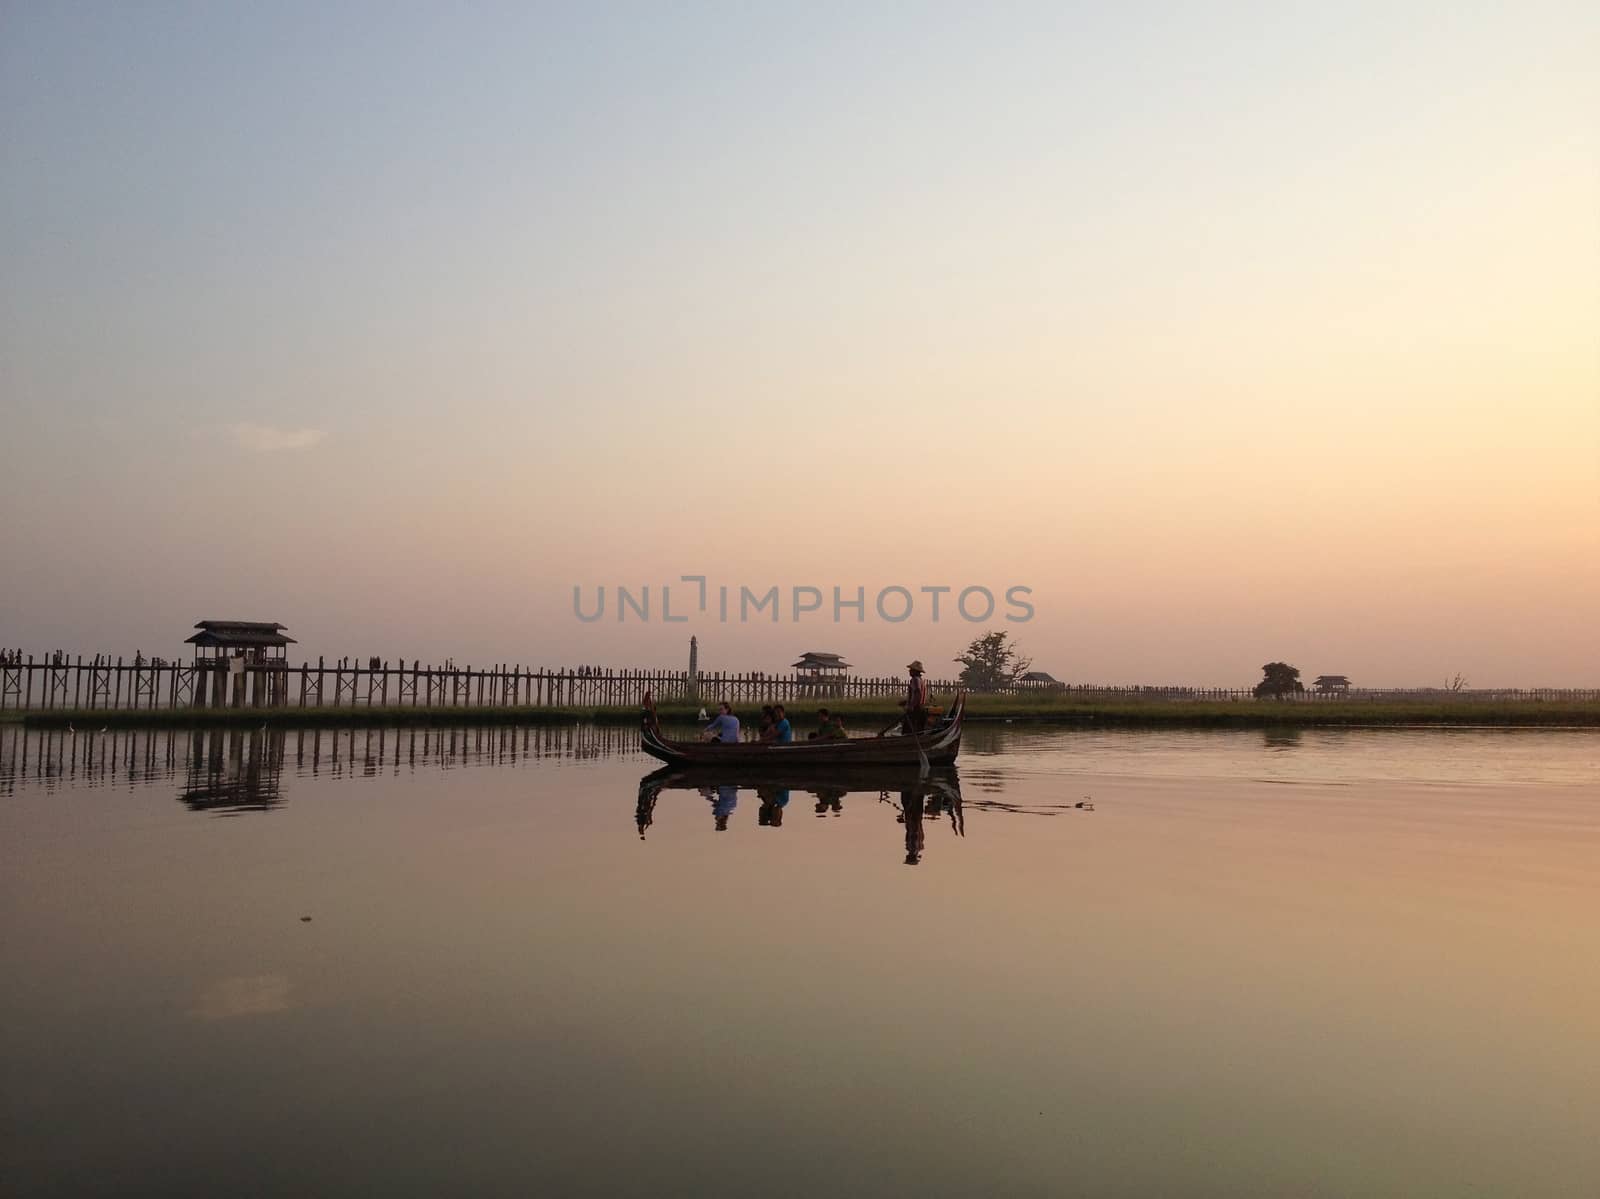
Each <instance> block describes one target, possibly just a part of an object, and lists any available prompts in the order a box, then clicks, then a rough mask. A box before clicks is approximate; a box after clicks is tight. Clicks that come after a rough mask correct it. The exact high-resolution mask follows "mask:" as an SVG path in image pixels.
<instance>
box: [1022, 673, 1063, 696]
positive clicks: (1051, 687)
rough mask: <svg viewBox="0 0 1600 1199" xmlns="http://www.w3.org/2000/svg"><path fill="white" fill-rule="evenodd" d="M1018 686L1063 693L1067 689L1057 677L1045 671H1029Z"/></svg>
mask: <svg viewBox="0 0 1600 1199" xmlns="http://www.w3.org/2000/svg"><path fill="white" fill-rule="evenodd" d="M1017 686H1019V687H1033V688H1035V689H1037V690H1041V691H1061V690H1064V689H1065V688H1066V684H1065V683H1063V682H1062V681H1061V680H1060V679H1058V678H1056V677H1055V675H1053V674H1049V673H1047V672H1046V671H1043V670H1030V671H1028V673H1027V674H1025V675H1023V676H1022V677H1021V678H1020V679H1018V680H1017Z"/></svg>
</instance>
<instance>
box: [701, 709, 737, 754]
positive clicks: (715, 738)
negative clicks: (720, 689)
mask: <svg viewBox="0 0 1600 1199" xmlns="http://www.w3.org/2000/svg"><path fill="white" fill-rule="evenodd" d="M700 740H702V741H711V742H714V743H716V744H718V745H737V744H738V743H739V718H738V717H737V716H735V715H734V714H733V707H732V705H731V704H729V703H728V702H727V701H726V700H724V701H723V702H722V703H720V704H718V705H717V714H716V715H715V716H713V717H712V718H711V723H710V724H708V725H706V727H705V728H704V729H702V730H701V732H700Z"/></svg>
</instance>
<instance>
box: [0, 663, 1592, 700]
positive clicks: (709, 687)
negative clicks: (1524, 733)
mask: <svg viewBox="0 0 1600 1199" xmlns="http://www.w3.org/2000/svg"><path fill="white" fill-rule="evenodd" d="M932 686H933V690H934V692H935V694H946V695H947V694H950V693H951V692H953V691H954V690H955V687H956V683H955V681H954V680H953V679H942V680H933V682H932ZM904 690H905V679H904V678H903V677H900V676H869V675H845V676H842V677H832V678H822V679H819V678H817V677H816V676H815V675H814V674H808V673H789V674H764V673H761V672H748V673H720V672H712V673H706V672H696V673H695V674H694V675H691V674H690V673H689V672H688V671H684V670H652V669H649V668H636V669H634V668H621V669H616V668H610V667H587V666H582V667H577V668H570V667H561V668H554V669H552V668H550V667H545V666H540V667H529V666H522V665H512V664H509V663H500V664H496V665H490V666H482V667H475V666H457V665H455V664H454V663H453V662H446V663H445V664H444V665H443V666H434V665H423V664H422V663H421V662H420V661H416V660H413V661H412V662H411V663H410V664H409V665H408V664H407V663H405V662H404V661H399V660H395V661H389V660H380V659H378V658H368V659H366V660H365V661H364V662H362V661H361V660H358V659H355V658H342V659H340V660H339V661H337V662H334V663H328V662H327V661H325V660H324V659H322V658H318V659H317V661H316V662H314V663H312V662H304V663H301V664H300V665H298V666H289V665H287V664H286V663H284V662H282V661H265V662H250V661H246V660H243V659H240V658H217V659H201V660H197V661H192V662H173V661H164V660H162V659H160V658H145V657H144V656H143V655H135V656H134V657H133V658H131V659H125V658H120V657H119V658H115V659H113V658H112V657H111V656H110V655H107V654H96V655H93V656H91V657H90V658H87V659H85V658H84V657H82V656H81V655H80V656H78V657H76V658H69V657H68V656H67V655H66V654H63V653H60V652H52V653H50V654H47V655H42V656H40V657H39V658H37V659H35V657H34V656H32V655H29V656H28V657H27V658H26V659H24V658H23V657H22V655H21V654H20V653H18V652H8V653H4V654H0V710H11V711H33V712H41V711H44V712H47V711H52V710H58V711H66V710H95V709H108V708H114V709H157V708H165V709H175V708H224V707H257V708H266V707H273V708H283V707H295V708H327V707H335V708H355V707H374V708H383V707H402V708H409V707H427V708H450V707H463V708H465V707H553V708H559V707H574V708H597V707H625V706H629V705H633V704H637V703H638V702H639V701H640V699H641V697H642V696H643V695H644V693H645V692H646V691H650V692H653V693H654V694H655V696H656V698H657V699H658V700H666V701H672V700H680V701H682V700H688V701H691V702H693V701H698V702H701V703H705V704H708V705H709V704H713V703H716V702H717V701H718V700H724V699H725V700H727V701H729V702H730V703H733V704H752V703H763V704H764V703H804V702H810V701H821V702H827V701H828V700H843V699H897V698H899V697H900V696H901V695H902V694H903V693H904ZM1004 694H1008V695H1018V696H1021V695H1026V696H1030V697H1033V698H1038V697H1040V696H1041V695H1044V694H1051V695H1057V696H1060V697H1062V698H1070V699H1084V700H1095V701H1116V700H1143V701H1160V700H1168V701H1173V702H1183V701H1212V702H1215V701H1239V702H1245V701H1253V699H1254V696H1253V695H1252V692H1251V690H1250V688H1248V687H1239V688H1226V687H1141V686H1108V685H1102V684H1075V685H1070V686H1064V687H1061V688H1059V689H1055V690H1052V691H1049V692H1041V690H1040V689H1039V688H1038V687H1036V686H1022V687H1018V688H1010V689H1007V690H1006V691H1005V692H1004ZM1361 699H1368V700H1391V701H1400V700H1427V701H1430V702H1439V701H1444V700H1461V701H1473V700H1478V701H1506V700H1597V699H1600V689H1593V688H1590V689H1572V688H1567V689H1561V688H1539V689H1532V690H1510V689H1475V690H1450V689H1446V688H1438V689H1432V688H1430V689H1422V690H1418V689H1356V688H1352V689H1350V690H1349V691H1344V692H1336V693H1323V692H1315V691H1306V692H1303V693H1296V694H1293V695H1291V696H1288V697H1286V700H1285V701H1284V702H1292V703H1293V702H1298V703H1347V702H1350V701H1351V700H1361ZM1274 702H1276V701H1274Z"/></svg>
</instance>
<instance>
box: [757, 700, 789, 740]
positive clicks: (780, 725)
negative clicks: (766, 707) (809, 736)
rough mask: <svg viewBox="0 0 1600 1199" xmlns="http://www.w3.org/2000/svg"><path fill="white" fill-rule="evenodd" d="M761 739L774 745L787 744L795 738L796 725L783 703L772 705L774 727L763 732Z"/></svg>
mask: <svg viewBox="0 0 1600 1199" xmlns="http://www.w3.org/2000/svg"><path fill="white" fill-rule="evenodd" d="M761 739H762V740H763V741H770V742H772V743H773V744H774V745H787V744H789V742H791V741H793V740H794V727H793V726H792V725H791V724H790V723H789V715H788V713H787V712H785V711H784V707H783V705H782V704H773V705H772V727H771V728H770V729H768V730H767V731H766V732H764V733H762V734H761Z"/></svg>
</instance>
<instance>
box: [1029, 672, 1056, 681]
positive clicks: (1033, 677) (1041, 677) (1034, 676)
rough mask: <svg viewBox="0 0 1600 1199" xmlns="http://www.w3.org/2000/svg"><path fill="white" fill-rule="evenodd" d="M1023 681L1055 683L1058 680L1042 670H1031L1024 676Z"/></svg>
mask: <svg viewBox="0 0 1600 1199" xmlns="http://www.w3.org/2000/svg"><path fill="white" fill-rule="evenodd" d="M1022 681H1023V682H1024V683H1054V682H1057V681H1058V680H1057V679H1056V677H1055V676H1054V675H1052V674H1047V673H1046V672H1044V671H1042V670H1030V671H1028V673H1027V674H1025V675H1023V676H1022Z"/></svg>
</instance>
